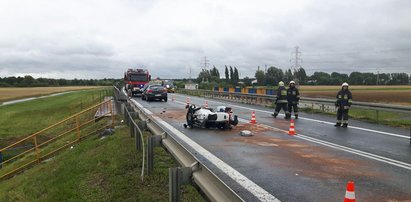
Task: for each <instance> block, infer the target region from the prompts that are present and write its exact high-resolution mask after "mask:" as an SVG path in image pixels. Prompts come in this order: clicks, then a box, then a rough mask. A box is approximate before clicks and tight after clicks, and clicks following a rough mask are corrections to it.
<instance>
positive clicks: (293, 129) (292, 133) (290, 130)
mask: <svg viewBox="0 0 411 202" xmlns="http://www.w3.org/2000/svg"><path fill="white" fill-rule="evenodd" d="M288 134H289V135H295V126H294V119H291V121H290V129H289V130H288Z"/></svg>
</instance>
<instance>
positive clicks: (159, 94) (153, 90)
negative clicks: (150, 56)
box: [141, 84, 167, 102]
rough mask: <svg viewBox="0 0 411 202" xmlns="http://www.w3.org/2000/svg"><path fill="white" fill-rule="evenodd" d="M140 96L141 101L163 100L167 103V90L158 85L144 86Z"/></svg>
mask: <svg viewBox="0 0 411 202" xmlns="http://www.w3.org/2000/svg"><path fill="white" fill-rule="evenodd" d="M142 91H143V92H142V94H141V99H143V100H147V101H150V100H164V101H165V102H167V88H164V86H162V85H160V84H148V85H146V86H144V88H143V90H142Z"/></svg>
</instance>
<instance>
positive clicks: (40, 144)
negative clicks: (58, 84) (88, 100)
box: [0, 99, 114, 180]
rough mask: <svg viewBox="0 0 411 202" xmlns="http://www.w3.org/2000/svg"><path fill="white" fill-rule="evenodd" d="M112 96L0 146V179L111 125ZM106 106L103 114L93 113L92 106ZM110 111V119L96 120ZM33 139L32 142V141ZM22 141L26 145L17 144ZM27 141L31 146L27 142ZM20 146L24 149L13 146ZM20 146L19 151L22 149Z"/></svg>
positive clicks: (112, 116)
mask: <svg viewBox="0 0 411 202" xmlns="http://www.w3.org/2000/svg"><path fill="white" fill-rule="evenodd" d="M110 103H111V99H110V100H107V101H104V102H102V103H99V104H96V105H94V106H91V107H89V108H87V109H85V110H83V111H81V112H79V113H77V114H74V115H72V116H70V117H68V118H66V119H64V120H62V121H59V122H57V123H55V124H53V125H51V126H49V127H47V128H44V129H42V130H40V131H38V132H36V133H33V134H32V135H29V136H27V137H25V138H22V139H21V140H19V141H17V142H15V143H13V144H10V145H8V146H6V147H4V148H1V149H0V156H1V157H0V180H2V179H6V178H8V177H11V176H13V175H14V174H16V173H18V172H20V171H23V170H24V169H26V168H28V167H30V166H32V165H34V164H38V163H40V162H42V161H43V160H46V159H48V158H50V157H51V156H53V155H54V154H55V153H57V152H58V151H60V150H62V149H64V148H67V147H69V146H72V145H74V144H76V143H79V142H80V141H81V140H82V139H84V138H87V137H88V136H90V135H92V134H95V133H96V132H97V131H100V130H102V129H104V128H107V127H109V126H111V127H113V126H114V113H113V108H112V105H111V104H110ZM100 107H103V108H109V109H106V110H105V111H106V113H105V114H101V116H100V117H94V111H92V110H94V109H97V108H100ZM107 114H111V123H109V124H106V125H103V124H96V121H97V120H98V119H100V118H102V117H104V116H106V115H107ZM102 125H103V126H102ZM31 141H32V142H31ZM22 144H25V146H20V145H22ZM27 144H30V146H27ZM16 148H23V149H24V150H23V149H16ZM21 150H22V151H21ZM11 151H13V153H14V155H12V157H11V158H7V159H6V158H5V157H4V156H5V152H11Z"/></svg>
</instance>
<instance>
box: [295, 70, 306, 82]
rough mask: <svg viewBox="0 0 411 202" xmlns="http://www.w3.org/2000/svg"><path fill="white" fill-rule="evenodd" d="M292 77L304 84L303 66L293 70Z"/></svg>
mask: <svg viewBox="0 0 411 202" xmlns="http://www.w3.org/2000/svg"><path fill="white" fill-rule="evenodd" d="M294 79H296V80H297V81H298V83H299V84H305V83H306V82H307V74H306V73H305V70H304V68H302V67H300V68H298V69H297V70H296V71H295V72H294Z"/></svg>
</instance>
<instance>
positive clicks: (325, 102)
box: [177, 89, 411, 122]
mask: <svg viewBox="0 0 411 202" xmlns="http://www.w3.org/2000/svg"><path fill="white" fill-rule="evenodd" d="M177 92H180V93H183V94H188V95H197V96H203V97H211V98H219V99H226V100H232V101H236V102H242V103H247V104H258V105H264V106H272V104H273V102H274V101H275V99H276V97H277V96H276V95H261V94H246V93H237V92H221V91H212V90H201V89H197V90H189V89H177ZM334 103H335V99H323V98H308V97H301V99H300V104H306V105H305V106H309V105H307V104H311V108H313V109H314V108H315V105H318V107H317V109H319V110H321V111H323V112H326V111H327V112H335V111H336V109H335V106H334ZM351 107H352V108H357V109H366V110H374V111H375V120H376V121H377V122H379V119H380V114H379V112H380V111H387V112H399V113H407V114H410V113H411V107H410V106H401V105H392V104H380V103H369V102H358V101H354V102H353V104H352V105H351ZM303 108H304V107H303ZM307 108H310V107H307Z"/></svg>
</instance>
